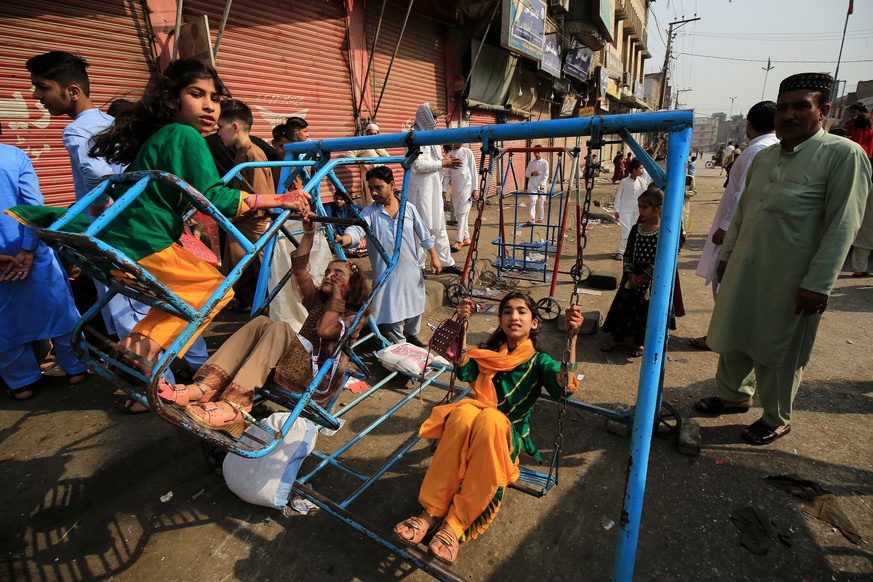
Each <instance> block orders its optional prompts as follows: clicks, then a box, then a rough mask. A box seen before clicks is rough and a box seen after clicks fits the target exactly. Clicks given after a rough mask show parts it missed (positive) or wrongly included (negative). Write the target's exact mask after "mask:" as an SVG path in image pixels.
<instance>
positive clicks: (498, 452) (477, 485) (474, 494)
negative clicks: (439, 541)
mask: <svg viewBox="0 0 873 582" xmlns="http://www.w3.org/2000/svg"><path fill="white" fill-rule="evenodd" d="M474 402H475V401H471V400H462V401H460V402H458V403H457V404H456V405H448V406H453V409H452V410H451V412H450V413H449V415H448V416H447V417H446V421H445V425H444V429H443V431H442V435H441V439H440V443H439V446H438V447H437V450H436V453H435V454H434V456H433V461H432V462H431V464H430V467H428V470H427V473H426V474H425V476H424V482H423V483H422V484H421V491H420V492H419V495H418V501H419V503H421V506H422V507H423V508H424V510H425V511H426V512H428V513H429V514H431V515H434V516H438V517H441V516H445V518H446V523H447V524H448V525H449V526H450V527H451V528H452V530H453V531H454V532H455V535H456V536H458V537H459V538H460V537H461V536H462V535H463V534H464V532H465V531H467V530H468V529H469V528H470V526H471V525H472V524H473V522H474V521H476V519H477V518H478V517H479V516H480V515H482V513H483V512H485V510H486V509H487V508H488V506H489V504H490V503H491V500H492V499H493V498H494V495H495V494H496V493H497V489H498V488H500V487H506V486H507V485H509V484H510V483H512V482H513V481H514V480H515V479H516V478H517V475H518V469H517V464H516V463H514V462H512V461H511V460H510V446H511V444H510V443H511V438H512V437H511V431H512V427H511V424H510V422H509V419H508V418H507V417H506V415H504V414H503V413H502V412H500V411H499V410H497V409H496V408H488V407H485V408H482V407H481V406H479V405H478V402H475V404H474ZM495 513H496V510H495ZM486 528H487V525H485V526H484V527H481V528H480V529H479V531H474V532H471V533H470V535H469V536H468V537H469V538H470V539H472V538H476V537H478V534H479V533H482V531H484V530H485V529H486Z"/></svg>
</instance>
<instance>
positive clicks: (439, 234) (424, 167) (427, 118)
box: [408, 103, 461, 275]
mask: <svg viewBox="0 0 873 582" xmlns="http://www.w3.org/2000/svg"><path fill="white" fill-rule="evenodd" d="M436 128H437V124H436V119H434V116H433V111H431V108H430V104H428V103H422V104H421V106H419V108H418V111H416V113H415V124H413V126H412V129H414V130H416V131H431V130H435V129H436ZM460 165H461V160H459V159H457V158H450V157H448V156H443V155H442V148H440V146H421V154H420V155H419V156H418V157H417V158H416V159H415V161H414V162H413V163H412V168H411V169H410V171H411V172H412V177H411V178H410V179H409V196H408V200H409V202H410V203H411V204H412V205H414V206H415V208H416V209H417V210H418V214H419V215H420V216H421V220H422V221H423V222H424V225H425V226H426V227H427V229H428V231H430V234H431V235H432V236H433V238H434V241H435V243H434V244H435V246H436V252H437V255H438V256H439V259H440V264H442V266H443V272H444V273H451V274H453V275H460V274H461V271H460V269H458V267H457V266H456V265H455V259H453V258H452V251H451V248H450V247H449V234H448V232H447V231H446V215H445V210H444V209H443V184H442V182H443V181H442V169H443V168H452V167H458V166H460ZM419 265H420V266H421V268H424V255H423V254H422V255H420V258H419Z"/></svg>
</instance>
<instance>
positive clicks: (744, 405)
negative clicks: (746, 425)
mask: <svg viewBox="0 0 873 582" xmlns="http://www.w3.org/2000/svg"><path fill="white" fill-rule="evenodd" d="M751 406H752V401H751V400H741V401H740V402H727V401H725V400H722V399H721V398H719V397H718V396H709V397H707V398H701V399H700V400H698V401H697V402H695V403H694V410H696V411H697V412H702V413H704V414H712V415H713V416H721V415H722V414H745V413H746V412H748V411H749V408H750V407H751Z"/></svg>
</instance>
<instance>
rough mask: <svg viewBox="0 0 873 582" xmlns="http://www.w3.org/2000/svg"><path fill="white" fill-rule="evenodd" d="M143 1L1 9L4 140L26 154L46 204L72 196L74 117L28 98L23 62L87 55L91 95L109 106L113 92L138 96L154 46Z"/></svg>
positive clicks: (38, 1)
mask: <svg viewBox="0 0 873 582" xmlns="http://www.w3.org/2000/svg"><path fill="white" fill-rule="evenodd" d="M143 27H144V17H143V13H142V9H141V4H140V3H139V2H117V1H115V0H89V1H87V2H86V1H84V0H78V1H77V0H63V1H53V0H28V1H27V2H4V3H3V10H2V13H0V38H2V39H3V42H2V43H0V119H2V121H3V135H2V136H0V141H2V142H3V143H6V144H10V145H14V146H17V147H19V148H21V149H23V150H24V151H26V152H27V153H28V155H29V156H30V159H31V160H32V161H33V165H34V167H35V168H36V173H37V175H38V176H39V184H40V187H41V189H42V193H43V195H44V196H45V201H46V204H50V205H55V206H63V205H67V204H69V203H70V202H72V201H73V200H75V195H74V192H73V180H72V177H71V172H70V158H69V156H68V155H67V151H66V150H65V149H64V144H63V142H62V140H61V134H62V133H63V130H64V128H65V127H66V126H67V124H68V123H69V122H70V119H69V118H66V117H63V118H62V117H55V118H52V117H50V116H49V114H48V113H47V112H45V111H44V110H42V109H40V108H39V107H38V103H37V102H36V101H35V100H34V99H33V97H31V84H30V74H29V73H28V72H27V69H25V68H24V63H25V61H27V59H29V58H30V57H32V56H34V55H37V54H40V53H44V52H48V51H51V50H63V51H68V52H72V53H76V54H80V55H82V56H83V57H85V58H86V59H87V60H88V62H89V63H90V64H91V66H90V67H89V69H88V75H89V77H90V79H91V99H92V100H93V101H94V104H95V105H97V106H98V107H100V108H101V109H103V110H105V109H106V105H107V104H108V103H109V102H111V101H112V100H113V99H116V98H119V97H124V98H127V99H131V100H136V99H139V96H140V95H141V94H142V90H143V88H144V87H145V85H146V82H147V81H148V78H149V65H148V62H149V60H151V49H150V48H149V45H148V42H147V41H146V40H144V35H143V34H142V31H143Z"/></svg>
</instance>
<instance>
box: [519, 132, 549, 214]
mask: <svg viewBox="0 0 873 582" xmlns="http://www.w3.org/2000/svg"><path fill="white" fill-rule="evenodd" d="M540 147H541V146H538V145H537V146H534V149H539V148H540ZM524 177H525V178H527V191H528V192H538V194H531V195H530V221H531V222H543V220H544V219H545V214H546V211H545V208H546V183H547V182H548V180H549V161H548V160H546V159H544V158H543V154H542V152H538V151H534V159H532V160H531V161H530V162H528V164H527V168H525V170H524Z"/></svg>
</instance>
